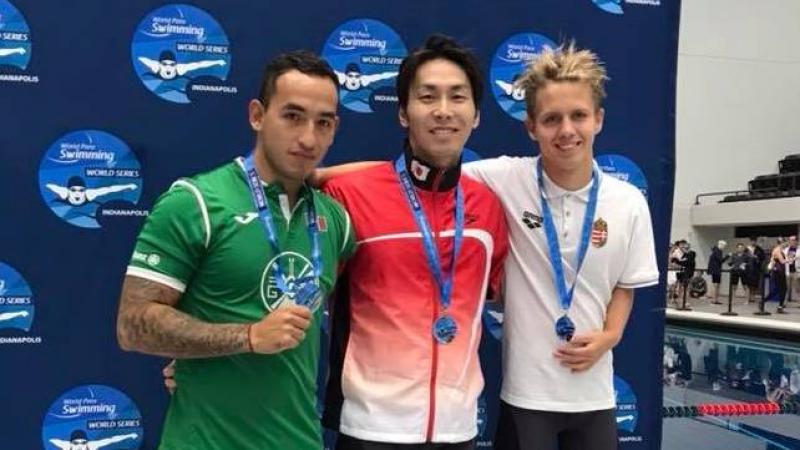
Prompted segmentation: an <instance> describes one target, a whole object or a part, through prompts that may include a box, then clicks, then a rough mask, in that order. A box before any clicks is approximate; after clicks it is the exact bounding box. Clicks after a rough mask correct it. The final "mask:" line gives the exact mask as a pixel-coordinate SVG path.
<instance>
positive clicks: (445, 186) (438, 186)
mask: <svg viewBox="0 0 800 450" xmlns="http://www.w3.org/2000/svg"><path fill="white" fill-rule="evenodd" d="M404 152H405V156H406V169H407V170H408V172H409V174H410V175H411V181H412V182H413V183H414V185H415V186H417V187H418V188H420V189H424V190H428V191H437V192H443V191H449V190H450V189H453V188H454V187H456V186H457V185H458V180H459V178H460V176H461V164H460V162H461V155H458V158H457V159H456V160H455V161H454V162H452V164H450V165H447V166H446V167H444V168H441V167H438V165H434V164H433V163H431V162H430V161H428V160H427V159H426V157H425V156H423V155H422V154H421V153H420V152H415V151H414V149H412V148H411V147H410V146H407V147H406V148H405V150H404Z"/></svg>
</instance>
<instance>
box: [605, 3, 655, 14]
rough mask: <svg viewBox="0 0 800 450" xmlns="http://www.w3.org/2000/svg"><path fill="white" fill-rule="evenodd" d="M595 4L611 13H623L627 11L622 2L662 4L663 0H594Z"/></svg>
mask: <svg viewBox="0 0 800 450" xmlns="http://www.w3.org/2000/svg"><path fill="white" fill-rule="evenodd" d="M592 3H594V5H595V6H597V7H598V8H600V9H602V10H603V11H605V12H607V13H609V14H617V15H622V14H624V13H625V11H623V9H622V4H623V3H627V4H634V5H645V6H661V0H624V1H623V0H592Z"/></svg>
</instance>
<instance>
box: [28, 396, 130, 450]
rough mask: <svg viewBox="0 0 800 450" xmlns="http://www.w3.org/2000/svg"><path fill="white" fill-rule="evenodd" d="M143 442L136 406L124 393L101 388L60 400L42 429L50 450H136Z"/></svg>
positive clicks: (45, 418) (51, 406) (51, 408)
mask: <svg viewBox="0 0 800 450" xmlns="http://www.w3.org/2000/svg"><path fill="white" fill-rule="evenodd" d="M143 440H144V429H143V427H142V414H141V413H140V412H139V408H138V407H137V406H136V404H135V403H134V402H133V401H132V400H131V399H130V398H129V397H128V396H127V395H125V394H124V393H123V392H121V391H119V390H117V389H115V388H113V387H110V386H104V385H99V384H91V385H85V386H78V387H76V388H73V389H70V390H69V391H67V392H66V393H64V394H63V395H61V396H60V397H58V398H57V399H56V400H55V401H54V402H53V403H52V404H51V405H50V408H48V410H47V413H46V414H45V417H44V424H43V426H42V443H43V444H44V448H45V449H48V450H75V449H93V450H94V449H97V450H99V449H102V450H136V449H138V448H140V447H141V445H142V442H143Z"/></svg>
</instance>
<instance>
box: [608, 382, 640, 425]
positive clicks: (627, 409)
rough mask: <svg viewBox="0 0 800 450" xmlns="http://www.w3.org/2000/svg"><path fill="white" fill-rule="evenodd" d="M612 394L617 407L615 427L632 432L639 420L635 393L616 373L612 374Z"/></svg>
mask: <svg viewBox="0 0 800 450" xmlns="http://www.w3.org/2000/svg"><path fill="white" fill-rule="evenodd" d="M614 396H615V397H616V401H617V408H616V410H615V412H614V415H615V416H616V420H617V429H618V430H623V431H627V432H628V433H633V431H634V430H635V429H636V423H637V422H638V420H639V409H638V407H637V406H636V394H635V393H634V392H633V389H631V386H630V385H629V384H628V383H627V382H626V381H625V380H623V379H622V378H621V377H618V376H616V375H614Z"/></svg>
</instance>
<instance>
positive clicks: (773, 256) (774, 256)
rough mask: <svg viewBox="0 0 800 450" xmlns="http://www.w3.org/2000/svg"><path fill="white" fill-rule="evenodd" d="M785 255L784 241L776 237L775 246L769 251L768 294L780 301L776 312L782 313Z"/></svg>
mask: <svg viewBox="0 0 800 450" xmlns="http://www.w3.org/2000/svg"><path fill="white" fill-rule="evenodd" d="M786 265H787V264H786V256H784V242H783V239H781V238H778V239H777V241H776V242H775V246H774V247H773V248H772V252H771V253H770V262H769V269H770V282H771V288H772V289H771V290H770V293H769V296H770V298H771V299H773V300H777V301H779V302H780V304H779V306H778V314H784V310H783V308H784V306H785V305H786V272H787V269H786Z"/></svg>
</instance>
